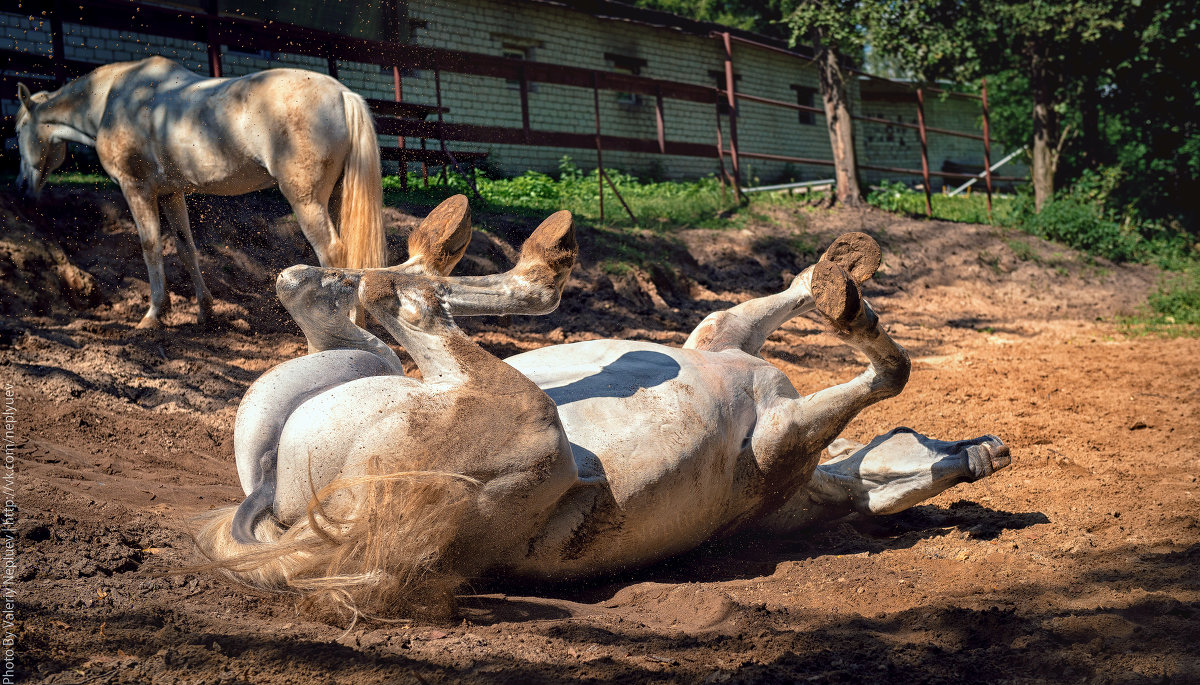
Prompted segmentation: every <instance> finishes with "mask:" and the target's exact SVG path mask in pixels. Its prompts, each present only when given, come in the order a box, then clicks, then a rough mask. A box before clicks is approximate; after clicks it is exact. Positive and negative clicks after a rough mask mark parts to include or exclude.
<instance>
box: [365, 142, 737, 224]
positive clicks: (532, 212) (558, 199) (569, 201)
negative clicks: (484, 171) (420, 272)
mask: <svg viewBox="0 0 1200 685" xmlns="http://www.w3.org/2000/svg"><path fill="white" fill-rule="evenodd" d="M558 172H559V173H558V176H559V177H558V178H557V179H555V178H554V177H552V176H549V175H547V174H543V173H540V172H536V171H528V172H526V173H524V174H521V175H520V176H516V177H514V178H508V179H494V178H487V177H486V176H482V175H481V176H480V177H479V178H478V179H477V180H476V187H477V188H478V189H479V193H480V195H481V196H482V198H483V204H482V205H479V203H478V202H475V201H473V202H472V204H473V205H476V206H479V209H481V210H483V211H490V212H506V213H515V214H524V215H529V216H536V215H543V216H544V215H547V214H550V213H552V212H556V211H558V210H560V209H567V210H570V211H571V212H572V213H573V214H575V215H576V216H578V217H580V218H581V219H586V220H588V221H593V222H598V221H599V219H600V182H601V181H600V177H599V175H598V173H597V171H596V170H595V169H592V170H590V171H588V172H584V171H582V170H580V169H579V167H578V166H576V165H575V163H574V162H573V161H572V160H571V158H569V157H564V158H563V160H562V161H561V162H560V163H559V169H558ZM606 172H607V174H608V177H609V178H610V179H612V182H613V185H615V186H616V187H617V189H618V190H619V191H620V193H621V196H622V197H623V198H624V199H625V201H626V202H627V203H628V204H629V207H630V209H631V210H633V212H634V215H635V216H637V219H638V224H639V225H640V226H641V227H643V228H649V229H650V230H665V229H669V228H673V227H677V226H683V225H693V226H700V225H708V224H709V223H710V222H711V221H712V217H715V216H716V215H718V214H720V213H721V212H722V211H724V210H726V209H727V208H729V207H730V206H731V205H732V204H733V199H732V196H729V197H728V198H726V199H725V200H722V197H721V188H720V184H719V182H718V181H717V179H716V178H715V177H712V176H710V177H706V178H702V179H699V180H697V181H688V182H679V181H659V182H655V181H643V180H639V179H638V178H636V177H634V176H632V175H629V174H625V173H621V172H619V171H616V170H613V169H608V170H606ZM400 185H401V184H400V177H399V176H388V177H385V178H384V179H383V187H384V190H385V191H387V192H388V193H389V197H388V199H389V201H392V202H410V203H416V204H434V203H436V202H439V201H440V200H441V199H443V198H445V197H448V196H450V195H453V194H455V193H468V194H469V193H470V190H469V188H468V187H467V184H466V182H465V181H464V180H463V179H462V178H461V177H459V176H457V175H455V174H451V175H450V177H449V185H440V184H438V185H434V186H431V187H430V188H428V189H425V188H424V187H423V184H422V183H421V181H420V179H419V177H417V176H416V175H415V174H410V175H409V193H408V194H407V195H398V194H396V193H397V191H399V190H400ZM604 217H605V222H606V223H607V224H609V225H614V226H627V225H630V224H631V222H630V220H629V216H628V215H627V214H626V213H625V210H624V209H623V208H622V207H621V204H620V202H619V201H618V200H617V198H616V196H615V195H614V194H613V192H612V189H611V188H610V187H609V186H608V184H607V183H605V185H604Z"/></svg>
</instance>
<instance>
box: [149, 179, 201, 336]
mask: <svg viewBox="0 0 1200 685" xmlns="http://www.w3.org/2000/svg"><path fill="white" fill-rule="evenodd" d="M162 208H163V214H165V215H166V217H167V223H168V224H169V225H170V226H171V228H172V229H173V230H174V231H175V246H176V247H177V248H178V249H179V258H180V259H181V260H183V265H184V266H185V267H187V270H188V271H189V272H190V273H191V274H192V284H193V285H194V286H195V287H196V304H197V305H199V308H200V314H199V318H198V319H197V323H199V324H201V325H204V324H207V323H209V321H210V320H211V319H212V307H213V296H212V293H210V292H209V291H208V286H206V285H205V284H204V276H203V275H202V274H201V273H200V259H199V257H198V255H197V253H196V243H195V241H193V240H192V227H191V225H190V224H189V223H188V213H187V202H186V200H185V199H184V195H183V193H173V194H171V195H168V196H166V197H165V198H164V199H163V202H162Z"/></svg>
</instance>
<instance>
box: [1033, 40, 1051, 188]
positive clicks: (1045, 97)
mask: <svg viewBox="0 0 1200 685" xmlns="http://www.w3.org/2000/svg"><path fill="white" fill-rule="evenodd" d="M1048 71H1049V70H1048V67H1047V64H1046V59H1045V56H1044V55H1043V54H1042V51H1041V50H1040V49H1036V48H1035V49H1034V50H1033V51H1032V58H1031V60H1030V73H1029V83H1030V86H1031V87H1032V90H1033V169H1032V171H1031V174H1032V176H1033V202H1034V209H1035V210H1036V211H1038V212H1040V211H1042V207H1043V206H1044V205H1045V204H1046V203H1047V202H1049V201H1050V199H1051V198H1053V197H1054V172H1055V169H1056V168H1057V166H1058V153H1057V150H1056V149H1055V136H1056V135H1057V128H1058V126H1057V121H1056V120H1055V114H1054V86H1053V84H1052V82H1051V76H1050V74H1049V73H1048Z"/></svg>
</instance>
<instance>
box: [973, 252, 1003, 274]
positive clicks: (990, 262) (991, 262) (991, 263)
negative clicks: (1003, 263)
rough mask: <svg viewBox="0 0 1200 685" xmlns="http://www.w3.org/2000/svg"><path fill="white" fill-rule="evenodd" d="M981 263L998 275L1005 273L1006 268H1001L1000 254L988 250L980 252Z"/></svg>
mask: <svg viewBox="0 0 1200 685" xmlns="http://www.w3.org/2000/svg"><path fill="white" fill-rule="evenodd" d="M979 263H980V264H982V265H984V266H986V267H987V268H989V269H991V270H992V273H994V274H996V275H997V276H1002V275H1004V269H1002V268H1000V256H999V255H994V254H992V253H991V252H988V251H987V250H983V251H981V252H980V253H979Z"/></svg>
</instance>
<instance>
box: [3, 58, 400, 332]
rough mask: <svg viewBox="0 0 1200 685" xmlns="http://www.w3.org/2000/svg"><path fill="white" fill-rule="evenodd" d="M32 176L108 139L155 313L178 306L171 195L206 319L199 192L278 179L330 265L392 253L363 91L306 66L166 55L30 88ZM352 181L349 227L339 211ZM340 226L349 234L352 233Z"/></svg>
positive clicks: (25, 164)
mask: <svg viewBox="0 0 1200 685" xmlns="http://www.w3.org/2000/svg"><path fill="white" fill-rule="evenodd" d="M17 94H18V96H19V98H20V100H21V109H20V111H19V112H18V113H17V136H18V141H19V145H20V148H21V172H20V176H19V178H18V183H19V184H21V185H23V186H25V188H26V189H27V191H28V192H29V193H30V194H33V195H36V194H37V193H38V192H40V190H41V188H42V184H43V183H45V180H46V176H47V174H49V173H50V172H52V171H54V169H56V168H57V167H58V166H59V165H60V164H62V161H63V157H64V154H65V151H66V143H67V141H74V142H77V143H83V144H84V145H90V146H93V147H95V148H96V152H97V154H98V155H99V157H100V163H101V164H102V165H103V166H104V170H105V171H107V172H108V174H109V175H110V176H112V177H113V179H115V180H116V181H117V183H118V184H120V186H121V192H122V193H124V195H125V199H126V201H128V203H129V209H130V211H131V212H132V213H133V219H134V221H135V222H136V223H137V228H138V236H139V237H140V238H141V242H142V255H143V256H144V257H145V259H146V267H147V268H148V269H149V271H150V309H149V311H147V312H146V315H145V317H143V318H142V321H141V323H139V324H138V327H139V328H150V327H155V326H158V325H159V323H160V322H161V317H162V315H163V314H164V313H165V312H166V311H167V310H168V309H169V308H170V305H171V299H170V297H168V295H167V290H166V279H165V276H164V275H163V260H162V239H161V231H160V227H159V210H160V205H159V200H160V198H161V199H162V205H161V209H162V212H163V213H164V214H166V217H167V221H168V223H169V224H170V227H171V228H172V229H173V230H174V231H175V233H176V238H177V240H176V245H177V247H178V249H179V253H180V257H181V258H182V259H183V262H184V264H185V265H186V266H187V268H188V270H189V271H190V272H191V274H192V280H193V282H194V283H195V286H196V299H197V300H198V301H199V304H200V322H201V323H204V322H206V321H207V320H208V319H209V317H210V316H211V314H212V295H211V294H210V293H209V292H208V288H207V287H206V286H205V285H204V278H203V276H202V275H201V273H200V264H199V262H198V260H197V258H196V246H195V243H194V242H193V241H192V232H191V228H190V227H189V225H188V216H187V207H186V205H185V203H184V196H185V195H187V194H188V193H206V194H211V195H241V194H243V193H249V192H253V191H255V190H262V189H264V188H269V187H271V186H272V185H275V184H276V183H278V184H279V189H280V190H281V191H282V192H283V195H284V197H286V198H287V200H288V202H289V203H291V205H292V209H293V210H294V211H295V213H296V219H297V220H298V221H299V222H300V228H301V229H302V230H303V231H304V235H305V237H306V238H308V241H309V242H310V243H311V244H312V246H313V249H314V250H316V253H317V259H318V260H319V261H320V263H321V265H322V266H337V267H350V268H374V267H381V266H383V265H384V263H385V261H386V247H385V245H384V236H383V220H382V204H383V198H382V195H383V191H382V187H381V185H380V169H379V144H378V141H377V139H376V137H375V128H374V125H373V124H372V121H371V115H370V111H369V110H368V108H367V104H366V102H364V101H363V99H362V98H361V97H360V96H358V95H356V94H354V93H352V92H350V90H348V89H347V88H346V87H345V86H343V85H342V84H340V83H338V82H337V81H336V80H334V79H332V78H330V77H329V76H325V75H323V74H318V73H315V72H311V71H304V70H300V69H270V70H267V71H262V72H258V73H255V74H250V75H248V76H242V77H240V78H205V77H202V76H200V75H198V74H195V73H193V72H191V71H188V70H187V69H185V68H183V67H182V66H181V65H179V64H178V63H176V62H173V61H171V60H169V59H165V58H163V57H151V58H149V59H144V60H141V61H139V62H121V63H117V64H109V65H106V66H103V67H100V68H98V69H96V70H95V71H93V72H92V73H90V74H88V75H86V76H83V77H80V78H78V79H75V80H74V81H71V82H70V83H68V84H66V85H65V86H63V87H62V88H60V89H59V90H57V91H55V92H53V93H50V92H41V93H36V94H30V92H29V89H28V88H26V87H25V85H24V84H20V85H18V87H17ZM339 178H340V181H341V184H342V192H341V199H340V202H341V216H340V221H339V229H335V228H334V224H333V221H332V220H331V219H330V215H329V200H330V196H331V195H332V194H333V191H334V187H335V185H336V184H337V183H338V182H339ZM339 230H340V235H339Z"/></svg>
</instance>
